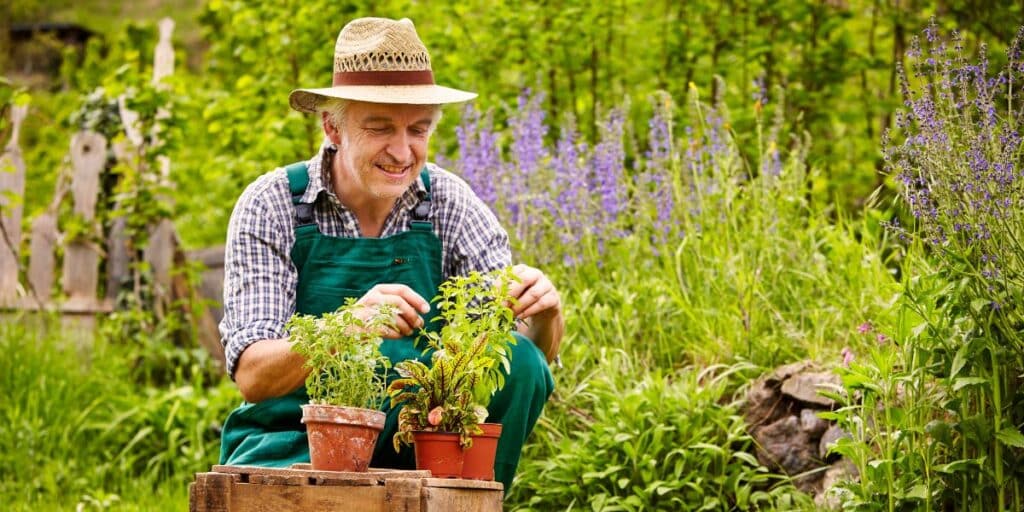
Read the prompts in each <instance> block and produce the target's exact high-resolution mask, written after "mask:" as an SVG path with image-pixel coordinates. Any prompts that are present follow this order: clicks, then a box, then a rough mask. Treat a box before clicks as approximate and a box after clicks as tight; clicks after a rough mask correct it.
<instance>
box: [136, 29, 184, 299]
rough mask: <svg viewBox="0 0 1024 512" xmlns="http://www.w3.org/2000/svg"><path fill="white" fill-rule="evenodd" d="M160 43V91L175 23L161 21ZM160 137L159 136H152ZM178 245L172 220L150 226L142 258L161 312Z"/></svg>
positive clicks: (165, 176)
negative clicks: (149, 272)
mask: <svg viewBox="0 0 1024 512" xmlns="http://www.w3.org/2000/svg"><path fill="white" fill-rule="evenodd" d="M159 30H160V40H159V42H158V43H157V45H156V49H155V51H154V52H153V84H154V85H156V86H157V87H158V88H164V87H165V85H163V83H162V81H163V79H164V78H166V77H167V76H170V75H171V74H172V73H174V47H173V46H171V33H172V32H173V31H174V20H172V19H170V18H163V19H161V20H160V22H159ZM156 117H157V119H165V118H167V117H170V114H169V112H167V110H166V109H159V110H158V111H157V113H156ZM152 135H153V136H154V137H159V133H157V132H155V131H154V133H153V134H152ZM157 165H158V166H159V169H158V171H159V173H160V180H161V181H162V182H164V183H167V181H168V180H169V178H170V172H171V171H170V169H171V161H170V159H168V158H167V157H166V156H165V155H160V156H158V157H157ZM158 200H160V201H162V202H169V201H170V198H168V197H159V198H158ZM176 246H177V235H176V234H175V231H174V224H173V223H172V222H171V221H170V220H169V219H161V220H160V221H158V222H157V223H156V225H155V226H150V230H149V244H148V245H147V246H146V248H145V250H144V251H143V258H144V259H145V260H146V262H148V263H149V268H150V269H152V271H153V285H154V290H153V293H154V296H155V298H156V305H157V308H158V312H162V311H163V310H165V309H166V307H167V305H168V303H169V302H170V295H171V286H172V284H171V268H172V265H171V263H172V261H173V259H174V250H175V247H176Z"/></svg>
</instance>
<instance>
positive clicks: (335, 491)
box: [228, 484, 386, 512]
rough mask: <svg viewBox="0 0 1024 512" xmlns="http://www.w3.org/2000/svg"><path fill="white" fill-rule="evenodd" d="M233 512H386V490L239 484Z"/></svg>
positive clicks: (235, 488) (233, 496)
mask: <svg viewBox="0 0 1024 512" xmlns="http://www.w3.org/2000/svg"><path fill="white" fill-rule="evenodd" d="M228 510H230V511H231V512H241V511H245V512H292V511H294V512H299V511H302V512H305V511H316V510H337V511H349V510H352V511H355V510H359V511H363V512H386V509H385V508H384V487H383V486H380V485H377V486H362V487H338V486H324V487H316V486H296V485H254V484H237V485H235V486H233V488H232V494H231V508H230V509H228Z"/></svg>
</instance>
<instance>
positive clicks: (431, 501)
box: [188, 465, 504, 512]
mask: <svg viewBox="0 0 1024 512" xmlns="http://www.w3.org/2000/svg"><path fill="white" fill-rule="evenodd" d="M188 494H189V511H190V512H236V511H246V512H264V511H266V512H270V511H274V512H290V511H307V510H310V511H329V510H338V511H360V512H378V511H379V512H441V511H444V512H463V511H465V512H489V511H493V512H500V511H501V503H502V498H503V494H504V493H503V487H502V485H501V483H500V482H484V481H479V480H461V479H448V478H431V476H430V472H429V471H398V470H377V469H371V470H370V471H369V472H366V473H347V472H338V471H314V470H312V469H309V467H308V465H295V466H293V467H292V468H289V469H275V468H261V467H254V466H214V467H213V469H212V471H210V472H209V473H197V474H196V476H195V482H193V483H192V484H190V485H189V492H188Z"/></svg>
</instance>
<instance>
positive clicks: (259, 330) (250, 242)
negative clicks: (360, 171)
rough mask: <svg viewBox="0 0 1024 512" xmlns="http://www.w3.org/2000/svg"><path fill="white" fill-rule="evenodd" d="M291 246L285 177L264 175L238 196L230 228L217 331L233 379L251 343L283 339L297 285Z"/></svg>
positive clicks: (281, 173)
mask: <svg viewBox="0 0 1024 512" xmlns="http://www.w3.org/2000/svg"><path fill="white" fill-rule="evenodd" d="M282 180H284V181H283V182H282ZM294 242H295V236H294V233H293V227H292V218H291V203H290V200H289V197H288V188H287V179H286V178H285V177H284V174H283V172H273V173H269V174H266V175H264V176H262V177H260V178H259V179H257V180H256V181H255V182H253V183H252V184H251V185H250V186H249V187H248V188H246V190H245V192H243V193H242V195H241V197H240V198H239V199H238V203H237V204H236V205H235V209H234V211H233V212H232V213H231V221H230V223H229V224H228V238H227V245H226V247H225V254H224V318H223V320H221V323H220V333H221V342H222V343H223V344H224V355H225V359H226V360H227V371H228V374H229V375H230V376H231V378H232V379H234V377H235V370H236V368H237V365H238V359H239V357H241V355H242V352H243V351H245V349H246V348H248V347H249V345H252V344H253V343H254V342H256V341H260V340H267V339H277V338H283V337H284V336H285V329H284V326H285V323H286V322H287V321H288V318H290V317H291V315H292V314H293V313H294V311H295V288H296V285H297V282H298V275H297V273H296V270H295V266H294V264H293V263H292V260H291V254H290V253H291V247H292V245H293V244H294Z"/></svg>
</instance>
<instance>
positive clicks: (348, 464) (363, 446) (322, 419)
mask: <svg viewBox="0 0 1024 512" xmlns="http://www.w3.org/2000/svg"><path fill="white" fill-rule="evenodd" d="M385 417H386V415H385V414H384V413H383V412H380V411H375V410H373V409H362V408H358V407H337V406H334V405H316V404H306V405H303V406H302V422H303V423H305V424H306V432H307V433H308V434H309V458H310V463H311V464H312V466H313V469H316V470H321V471H366V469H367V468H368V467H369V466H370V458H372V457H373V447H374V446H375V445H376V444H377V436H379V435H380V432H381V431H382V430H384V419H385Z"/></svg>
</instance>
